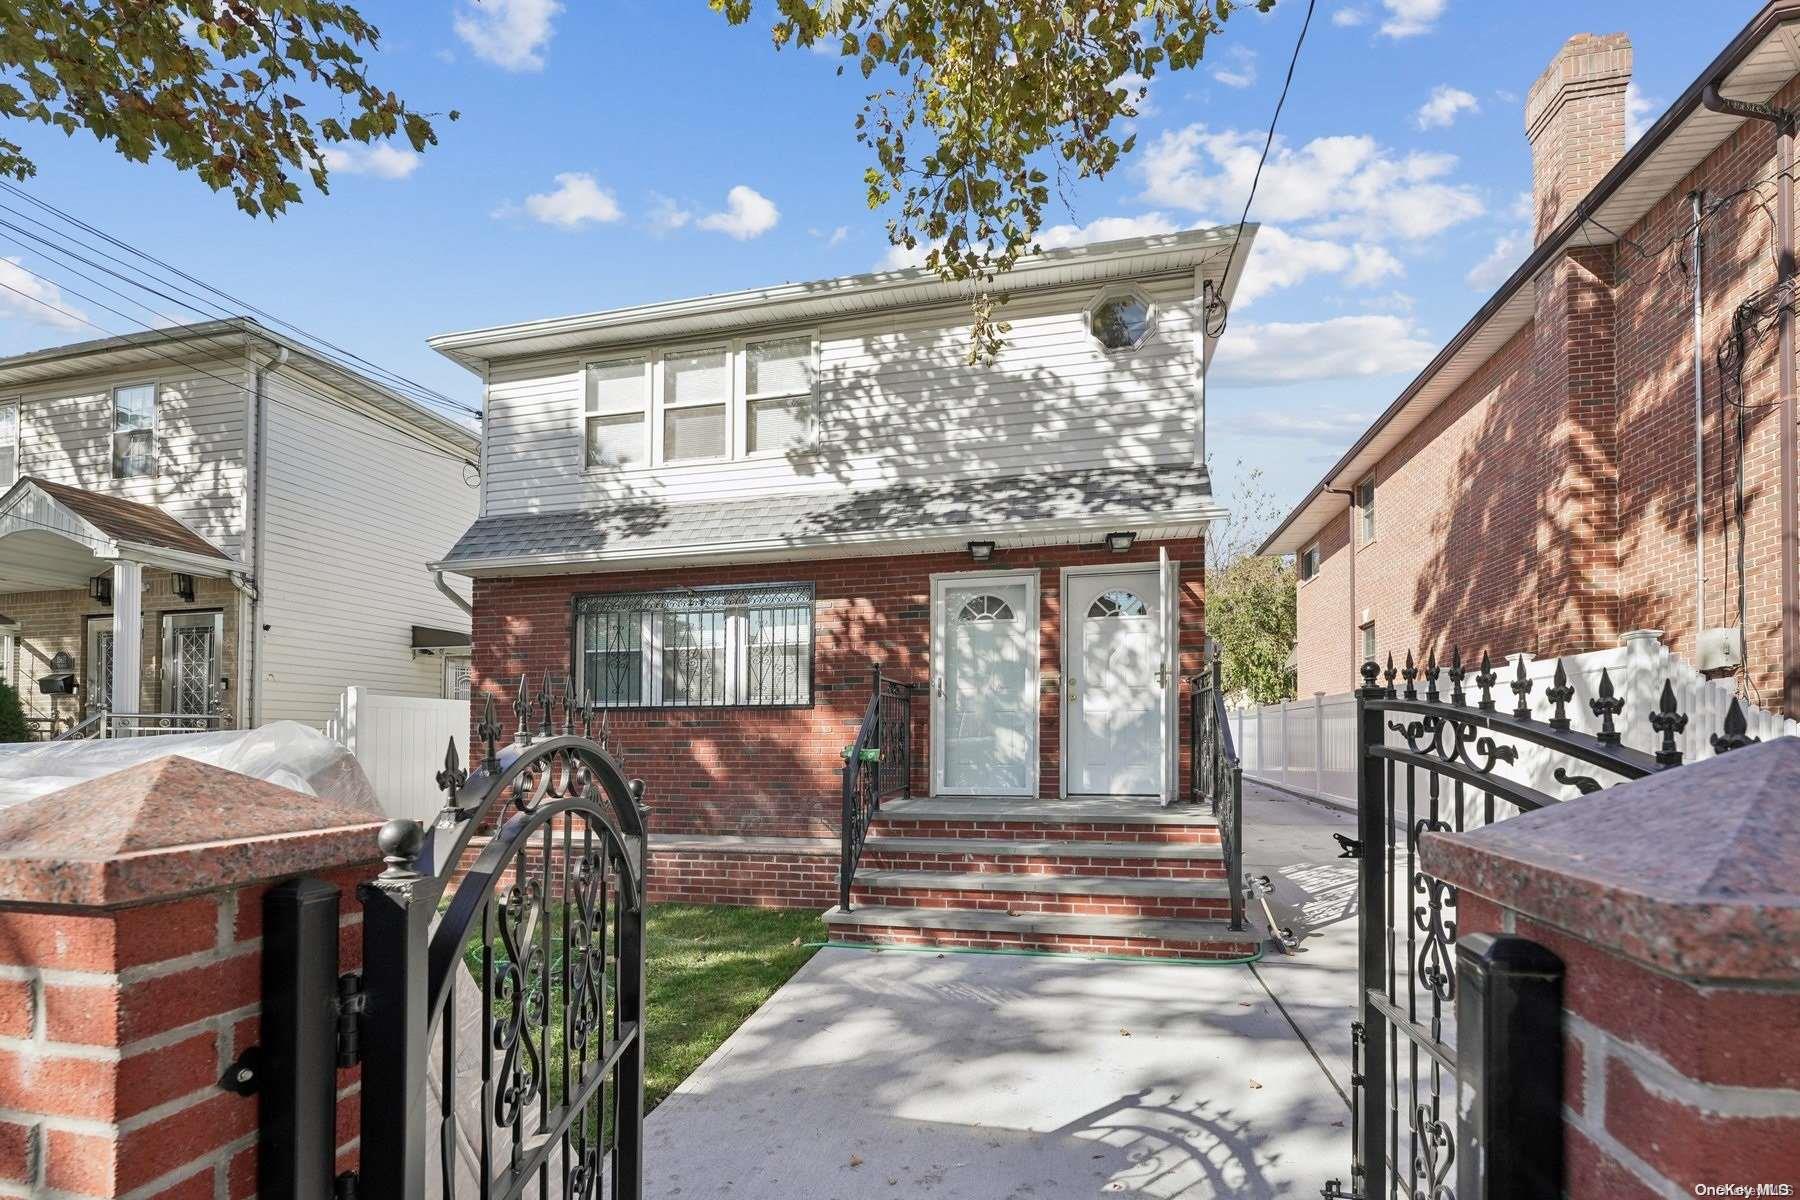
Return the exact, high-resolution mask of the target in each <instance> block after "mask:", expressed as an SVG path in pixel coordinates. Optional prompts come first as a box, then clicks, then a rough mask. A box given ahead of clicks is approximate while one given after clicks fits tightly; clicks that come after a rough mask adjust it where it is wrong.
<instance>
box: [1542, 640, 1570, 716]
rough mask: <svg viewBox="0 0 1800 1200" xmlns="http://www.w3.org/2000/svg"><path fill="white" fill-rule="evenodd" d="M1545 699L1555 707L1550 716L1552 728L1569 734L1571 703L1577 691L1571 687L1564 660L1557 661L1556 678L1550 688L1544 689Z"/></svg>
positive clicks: (1551, 682)
mask: <svg viewBox="0 0 1800 1200" xmlns="http://www.w3.org/2000/svg"><path fill="white" fill-rule="evenodd" d="M1544 698H1545V699H1546V700H1548V701H1550V703H1551V704H1552V705H1554V706H1555V708H1554V711H1552V712H1551V714H1550V728H1552V729H1560V730H1562V731H1563V732H1565V733H1567V732H1568V729H1569V713H1568V704H1569V701H1571V700H1573V699H1574V698H1575V689H1574V688H1572V687H1570V686H1569V672H1568V671H1567V670H1565V669H1564V668H1563V660H1562V659H1560V658H1559V659H1557V660H1556V676H1555V678H1553V679H1552V680H1551V681H1550V686H1549V687H1547V688H1545V689H1544Z"/></svg>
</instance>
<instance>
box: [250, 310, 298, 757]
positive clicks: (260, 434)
mask: <svg viewBox="0 0 1800 1200" xmlns="http://www.w3.org/2000/svg"><path fill="white" fill-rule="evenodd" d="M287 360H288V352H287V347H285V346H283V347H282V348H281V349H280V350H279V351H277V352H276V353H274V354H272V355H270V356H269V357H267V358H265V359H263V361H262V363H261V364H260V365H258V366H257V367H256V368H255V373H256V375H255V384H254V386H253V387H252V389H251V400H252V402H253V403H254V404H255V405H256V454H255V457H254V460H253V461H252V463H251V469H250V488H251V492H250V511H251V525H250V571H251V576H250V577H251V579H252V580H253V581H254V583H255V585H256V586H255V591H254V592H252V594H251V599H250V670H249V671H247V672H246V673H245V675H244V678H245V679H246V680H248V681H249V684H250V694H249V696H248V697H247V698H246V699H247V702H248V704H249V709H250V721H249V724H250V726H251V728H255V727H256V726H258V725H260V724H262V702H263V688H262V662H263V619H262V618H263V612H262V589H263V580H264V579H266V578H267V576H266V574H265V573H264V570H263V567H264V563H265V561H266V557H267V556H266V555H265V553H264V547H265V546H266V545H267V544H268V540H269V539H268V537H267V536H266V535H265V533H264V531H263V526H264V522H265V520H266V518H267V516H268V511H269V505H268V500H267V496H268V491H269V487H268V484H269V394H268V378H267V377H268V372H269V369H270V368H271V367H278V366H281V365H283V364H285V363H286V362H287Z"/></svg>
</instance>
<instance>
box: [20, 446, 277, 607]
mask: <svg viewBox="0 0 1800 1200" xmlns="http://www.w3.org/2000/svg"><path fill="white" fill-rule="evenodd" d="M121 559H123V560H125V561H128V562H137V563H142V564H143V565H145V566H152V567H160V568H162V569H164V570H168V571H181V572H184V573H186V574H190V575H226V574H229V573H231V572H232V571H236V570H240V569H241V564H240V563H239V562H238V561H237V560H236V559H234V558H232V557H231V556H230V555H229V554H227V553H225V552H224V551H223V550H221V549H219V547H217V546H216V545H214V544H213V543H212V542H210V541H208V540H207V539H206V538H204V537H202V536H201V535H200V534H198V533H196V532H194V531H193V530H192V529H190V528H188V527H187V526H186V525H184V524H182V523H181V522H180V521H178V520H176V519H175V518H174V517H172V516H170V515H169V514H168V513H166V512H164V511H163V510H162V509H160V508H157V507H156V506H154V505H150V504H139V503H137V502H136V501H133V500H122V499H120V498H119V497H117V496H108V495H104V494H102V493H100V492H91V491H88V490H86V489H85V488H78V487H71V486H69V485H68V484H63V483H53V482H51V481H50V480H47V479H39V478H37V477H36V476H33V475H26V476H23V477H22V478H20V479H19V480H18V481H17V482H16V483H14V484H13V485H12V487H10V488H8V489H7V490H6V494H5V495H4V496H0V592H29V591H47V590H52V589H64V588H79V587H83V586H85V585H86V583H87V581H88V579H89V578H90V577H92V576H93V575H94V574H96V573H97V572H98V571H100V570H103V569H104V568H106V567H108V566H110V565H111V564H112V563H113V562H116V561H118V560H121Z"/></svg>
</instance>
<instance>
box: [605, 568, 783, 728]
mask: <svg viewBox="0 0 1800 1200" xmlns="http://www.w3.org/2000/svg"><path fill="white" fill-rule="evenodd" d="M575 637H576V642H575V644H576V663H575V669H576V673H577V678H578V682H579V687H580V689H581V694H582V696H583V697H584V698H586V699H588V700H590V701H592V702H594V703H595V704H598V705H600V706H602V707H605V708H743V707H750V708H792V707H804V706H806V705H810V704H811V703H812V682H813V680H812V675H813V589H812V586H811V585H810V584H785V585H761V586H755V587H721V588H699V589H683V590H680V591H666V592H614V593H607V594H602V595H596V596H582V597H579V598H577V599H576V601H575Z"/></svg>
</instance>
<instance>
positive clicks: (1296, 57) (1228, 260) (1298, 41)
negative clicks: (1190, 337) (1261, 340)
mask: <svg viewBox="0 0 1800 1200" xmlns="http://www.w3.org/2000/svg"><path fill="white" fill-rule="evenodd" d="M1317 3H1318V0H1306V16H1305V18H1304V19H1303V20H1302V21H1301V22H1300V36H1299V37H1297V38H1295V39H1294V54H1293V57H1291V58H1289V59H1288V68H1287V77H1286V78H1285V79H1283V80H1282V81H1281V95H1280V96H1279V97H1278V98H1277V99H1276V101H1275V112H1274V115H1272V116H1271V117H1270V118H1269V132H1268V135H1267V136H1266V137H1264V138H1263V148H1262V155H1261V157H1259V158H1258V159H1257V160H1256V174H1254V175H1252V176H1251V177H1250V194H1249V195H1247V196H1245V197H1244V211H1243V214H1242V215H1240V216H1239V217H1238V224H1237V232H1236V233H1235V234H1233V235H1232V238H1231V250H1230V251H1229V252H1228V253H1227V254H1226V255H1225V271H1224V273H1223V274H1222V275H1220V276H1219V286H1220V288H1221V289H1223V287H1224V284H1225V280H1227V279H1229V278H1231V264H1232V262H1233V261H1234V260H1235V259H1236V258H1237V248H1238V242H1239V241H1240V240H1242V238H1243V236H1244V225H1245V223H1246V222H1248V221H1249V220H1250V205H1251V203H1252V202H1254V201H1255V199H1256V185H1257V184H1259V183H1261V182H1262V173H1263V166H1264V164H1266V163H1267V162H1268V161H1269V148H1270V147H1271V146H1273V145H1274V144H1275V126H1276V125H1277V124H1278V123H1279V122H1280V121H1281V110H1282V108H1284V107H1285V106H1286V105H1287V98H1288V89H1289V88H1290V87H1292V86H1293V84H1294V68H1295V67H1296V66H1298V65H1299V63H1300V47H1302V46H1304V45H1306V31H1307V30H1308V29H1311V28H1312V19H1313V9H1314V7H1315V6H1316V5H1317ZM1218 303H1219V307H1220V309H1221V310H1225V308H1226V306H1225V301H1224V298H1223V297H1221V298H1220V299H1219V302H1218ZM1229 316H1230V313H1229V311H1222V312H1221V318H1220V321H1219V327H1218V329H1217V330H1216V331H1214V330H1208V331H1207V333H1208V335H1209V336H1211V337H1219V336H1221V335H1222V334H1224V332H1225V320H1226V319H1227V318H1229Z"/></svg>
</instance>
